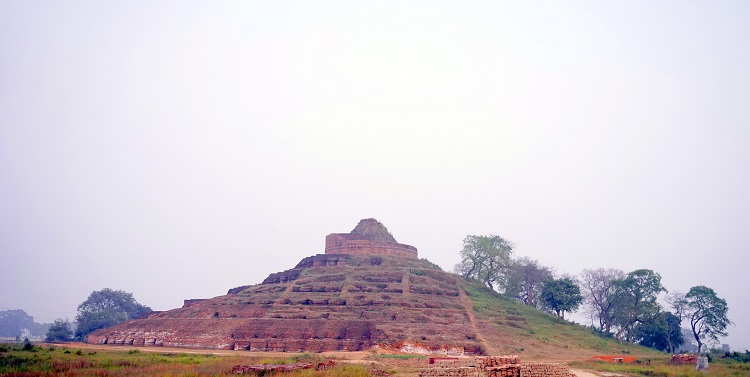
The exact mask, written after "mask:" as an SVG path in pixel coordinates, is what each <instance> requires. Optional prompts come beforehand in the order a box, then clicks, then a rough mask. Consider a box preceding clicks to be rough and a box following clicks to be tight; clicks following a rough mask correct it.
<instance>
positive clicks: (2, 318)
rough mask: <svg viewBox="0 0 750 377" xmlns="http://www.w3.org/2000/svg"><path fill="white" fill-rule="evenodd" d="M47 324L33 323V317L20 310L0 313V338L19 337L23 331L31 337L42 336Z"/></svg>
mask: <svg viewBox="0 0 750 377" xmlns="http://www.w3.org/2000/svg"><path fill="white" fill-rule="evenodd" d="M48 326H49V324H41V323H36V322H34V317H32V316H30V315H28V314H27V313H26V312H25V311H23V310H21V309H15V310H3V311H0V336H13V337H16V336H21V335H22V333H23V330H28V331H29V333H31V335H35V336H42V335H44V332H45V331H47V327H48Z"/></svg>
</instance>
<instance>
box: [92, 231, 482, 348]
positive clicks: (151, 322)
mask: <svg viewBox="0 0 750 377" xmlns="http://www.w3.org/2000/svg"><path fill="white" fill-rule="evenodd" d="M460 284H461V282H460V281H459V279H458V278H457V277H456V276H454V275H451V274H448V273H445V272H443V271H441V270H440V269H439V268H438V267H437V266H435V265H434V264H432V263H430V262H428V261H426V260H423V259H419V258H418V253H417V249H416V248H415V247H413V246H410V245H405V244H400V243H398V242H396V240H395V238H394V237H393V235H391V233H390V232H388V230H387V229H386V227H385V226H384V225H383V224H381V223H380V222H378V221H377V220H375V219H364V220H361V221H360V222H359V224H357V226H356V227H355V228H354V229H353V230H352V231H351V232H349V233H332V234H329V235H328V236H326V238H325V250H324V253H323V254H317V255H313V256H310V257H307V258H304V259H303V260H302V261H300V262H299V263H298V264H297V265H296V266H295V267H294V268H292V269H289V270H286V271H282V272H277V273H272V274H270V275H269V276H268V277H267V278H266V279H265V280H264V281H263V282H262V283H260V284H256V285H248V286H242V287H237V288H232V289H230V290H229V291H228V292H227V294H226V295H224V296H219V297H214V298H211V299H192V300H185V303H184V305H183V306H182V307H181V308H178V309H173V310H168V311H164V312H156V313H152V314H151V315H149V316H148V318H142V319H134V320H129V321H126V322H123V323H121V324H119V325H116V326H113V327H109V328H104V329H101V330H97V331H95V332H93V333H91V334H90V335H89V336H88V339H87V341H88V342H89V343H99V344H115V345H138V346H169V347H185V348H208V349H234V350H250V351H287V352H320V351H337V350H338V351H359V350H366V349H370V348H373V347H382V348H392V349H399V350H406V351H414V350H417V351H419V352H436V353H452V354H464V353H468V354H479V353H482V352H483V345H482V344H481V342H480V341H479V340H477V338H478V336H477V334H476V330H475V329H476V326H472V323H471V321H472V319H473V316H471V315H470V312H469V311H471V310H472V304H471V301H470V300H468V298H467V297H466V294H465V293H464V291H463V289H462V288H461V285H460ZM479 338H481V336H480V337H479Z"/></svg>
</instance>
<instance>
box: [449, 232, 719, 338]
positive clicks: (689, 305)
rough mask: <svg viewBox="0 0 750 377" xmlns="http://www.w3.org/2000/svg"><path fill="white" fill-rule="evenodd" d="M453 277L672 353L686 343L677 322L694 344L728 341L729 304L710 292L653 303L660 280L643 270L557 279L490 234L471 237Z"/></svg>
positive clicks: (602, 271) (661, 289)
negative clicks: (581, 314)
mask: <svg viewBox="0 0 750 377" xmlns="http://www.w3.org/2000/svg"><path fill="white" fill-rule="evenodd" d="M460 256H461V261H460V262H459V263H458V264H456V266H455V267H454V272H455V273H457V274H460V275H461V276H463V277H464V278H465V279H474V280H478V281H479V282H481V283H482V284H484V285H486V286H487V287H488V288H490V289H492V290H495V291H497V292H499V293H501V294H503V295H505V296H507V297H509V298H512V299H514V300H517V301H519V302H521V303H523V304H526V305H529V306H532V307H534V308H537V309H540V310H544V311H547V312H550V313H552V314H554V315H556V316H557V317H558V318H560V319H564V316H565V313H566V312H567V313H571V312H575V311H577V310H578V309H579V308H581V306H582V305H583V308H584V309H585V310H586V311H587V312H588V313H589V314H590V316H591V317H592V322H593V321H594V320H596V322H598V326H595V325H592V327H593V328H594V330H595V331H596V332H598V333H600V334H601V335H603V336H607V337H613V338H616V339H618V340H622V341H628V342H632V343H638V344H641V345H644V346H647V347H652V348H656V349H659V350H662V351H669V352H675V350H677V349H678V348H679V347H680V345H682V344H683V343H684V342H685V339H684V338H683V335H682V326H683V323H684V324H685V325H686V326H689V330H690V332H691V333H692V336H693V338H694V339H695V341H696V343H697V344H698V352H700V351H701V349H702V347H703V345H704V343H705V342H708V341H718V338H719V337H722V336H726V335H727V332H726V329H727V326H729V325H730V324H731V323H732V322H731V321H730V320H729V319H728V318H727V311H728V306H727V303H726V301H725V300H724V299H722V298H720V297H718V296H717V295H716V292H714V290H713V289H711V288H708V287H705V286H695V287H692V288H690V290H689V291H688V293H686V294H685V293H680V292H673V293H670V294H668V295H667V296H666V305H662V304H660V303H659V302H658V297H659V295H660V294H662V293H667V289H666V288H665V287H664V286H663V285H662V283H661V275H659V274H658V273H657V272H655V271H653V270H649V269H638V270H635V271H631V272H627V273H626V272H624V271H621V270H618V269H614V268H598V269H591V270H583V272H581V274H580V275H578V276H570V275H563V276H559V277H558V276H556V274H555V273H554V270H553V269H551V268H549V267H546V266H543V265H541V264H540V263H539V262H538V261H536V260H533V259H530V258H526V257H519V258H516V257H514V256H513V244H512V243H511V242H510V241H508V240H506V239H504V238H502V237H500V236H496V235H487V236H478V235H469V236H466V238H464V241H463V247H462V249H461V251H460Z"/></svg>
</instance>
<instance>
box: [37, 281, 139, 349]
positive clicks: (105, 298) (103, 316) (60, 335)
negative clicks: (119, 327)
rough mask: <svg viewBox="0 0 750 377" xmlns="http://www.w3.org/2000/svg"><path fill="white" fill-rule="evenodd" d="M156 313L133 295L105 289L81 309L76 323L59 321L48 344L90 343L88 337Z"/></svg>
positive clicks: (60, 319) (50, 329)
mask: <svg viewBox="0 0 750 377" xmlns="http://www.w3.org/2000/svg"><path fill="white" fill-rule="evenodd" d="M152 312H153V311H152V310H151V308H149V307H148V306H144V305H141V304H139V303H138V302H137V301H136V300H135V298H134V297H133V294H132V293H128V292H125V291H120V290H113V289H110V288H104V289H102V290H100V291H94V292H91V294H90V295H89V297H88V298H87V299H86V300H85V301H84V302H82V303H81V304H80V305H78V312H77V314H76V318H75V323H73V322H71V321H70V320H68V319H67V318H66V319H63V318H58V319H56V320H55V322H53V323H52V325H51V326H50V328H49V330H48V331H47V335H46V338H45V340H46V341H48V342H55V341H63V342H64V341H69V340H86V337H87V336H88V334H90V333H92V332H94V331H96V330H99V329H103V328H105V327H110V326H114V325H116V324H118V323H121V322H125V321H127V320H129V319H135V318H141V317H144V316H147V315H148V314H150V313H152Z"/></svg>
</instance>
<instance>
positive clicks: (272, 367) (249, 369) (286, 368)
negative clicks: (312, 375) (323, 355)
mask: <svg viewBox="0 0 750 377" xmlns="http://www.w3.org/2000/svg"><path fill="white" fill-rule="evenodd" d="M334 365H336V362H335V361H333V360H328V361H326V362H323V363H317V364H313V363H295V364H261V365H235V366H234V368H232V374H249V373H253V374H256V375H262V374H265V373H268V372H281V373H285V372H294V371H297V370H302V369H311V368H313V367H315V370H326V369H330V368H332V367H333V366H334Z"/></svg>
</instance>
